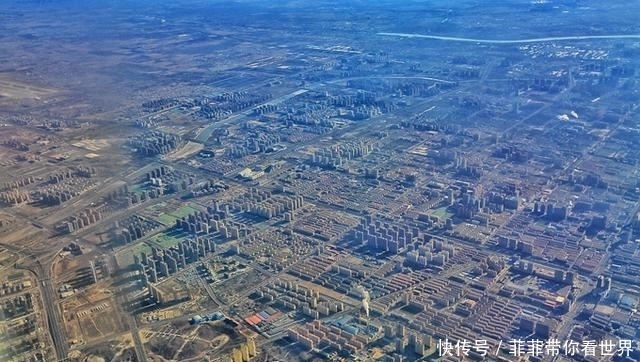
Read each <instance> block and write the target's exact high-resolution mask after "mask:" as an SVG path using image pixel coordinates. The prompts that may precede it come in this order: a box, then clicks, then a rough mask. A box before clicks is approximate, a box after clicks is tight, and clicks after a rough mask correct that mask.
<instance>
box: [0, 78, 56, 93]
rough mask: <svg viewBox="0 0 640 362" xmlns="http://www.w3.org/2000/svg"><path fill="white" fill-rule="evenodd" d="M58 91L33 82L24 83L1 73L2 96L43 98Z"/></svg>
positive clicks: (0, 91)
mask: <svg viewBox="0 0 640 362" xmlns="http://www.w3.org/2000/svg"><path fill="white" fill-rule="evenodd" d="M55 92H56V91H55V90H53V89H48V88H44V87H39V86H35V85H32V84H27V83H22V82H18V81H14V80H11V79H9V78H8V77H7V76H6V75H0V96H1V97H7V98H11V99H42V98H45V97H47V96H50V95H53V94H54V93H55Z"/></svg>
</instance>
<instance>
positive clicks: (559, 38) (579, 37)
mask: <svg viewBox="0 0 640 362" xmlns="http://www.w3.org/2000/svg"><path fill="white" fill-rule="evenodd" d="M378 35H383V36H396V37H401V38H423V39H435V40H448V41H458V42H466V43H484V44H526V43H544V42H550V41H564V40H597V39H605V40H606V39H640V34H617V35H577V36H554V37H546V38H529V39H505V40H500V39H475V38H460V37H455V36H440V35H426V34H412V33H378Z"/></svg>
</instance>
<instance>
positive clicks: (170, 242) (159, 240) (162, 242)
mask: <svg viewBox="0 0 640 362" xmlns="http://www.w3.org/2000/svg"><path fill="white" fill-rule="evenodd" d="M180 239H181V237H174V236H172V235H168V234H166V233H160V234H158V235H156V236H154V237H153V238H151V239H149V242H150V243H152V244H156V245H158V246H161V247H163V248H166V249H168V248H170V247H172V246H175V245H178V242H179V241H180Z"/></svg>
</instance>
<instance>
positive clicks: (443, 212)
mask: <svg viewBox="0 0 640 362" xmlns="http://www.w3.org/2000/svg"><path fill="white" fill-rule="evenodd" d="M429 214H430V215H433V216H436V217H438V218H439V219H440V220H442V221H444V220H446V219H448V218H450V217H452V216H453V213H452V212H449V211H447V208H446V207H440V208H437V209H434V210H432V211H431V212H429Z"/></svg>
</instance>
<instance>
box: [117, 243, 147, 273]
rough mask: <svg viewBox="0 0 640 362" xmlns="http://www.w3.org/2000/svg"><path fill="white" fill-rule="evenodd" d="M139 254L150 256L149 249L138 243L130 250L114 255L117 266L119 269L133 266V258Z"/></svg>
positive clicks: (145, 245)
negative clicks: (144, 253) (143, 253)
mask: <svg viewBox="0 0 640 362" xmlns="http://www.w3.org/2000/svg"><path fill="white" fill-rule="evenodd" d="M141 252H146V253H147V254H151V247H150V246H149V245H147V244H145V243H142V242H140V243H137V244H136V245H133V246H132V247H130V248H127V249H125V250H122V251H120V252H118V253H117V254H116V259H117V260H118V265H119V266H120V267H124V266H127V265H131V264H133V256H134V255H136V254H138V255H139V254H140V253H141Z"/></svg>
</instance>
